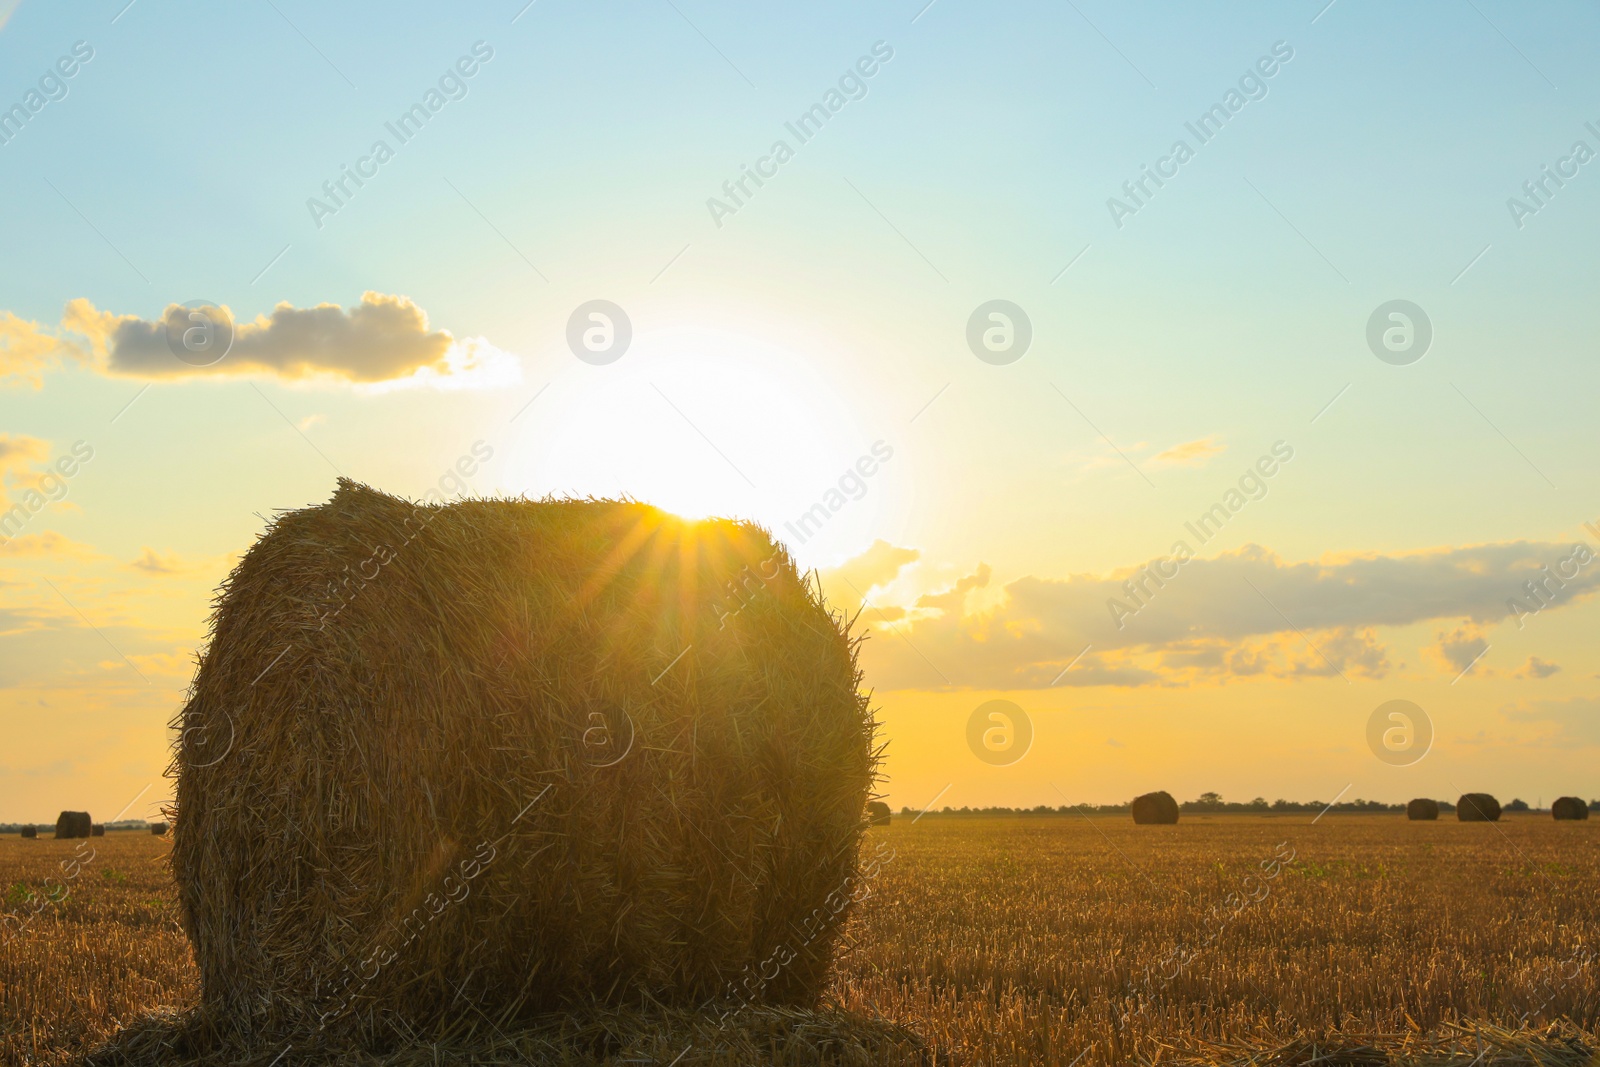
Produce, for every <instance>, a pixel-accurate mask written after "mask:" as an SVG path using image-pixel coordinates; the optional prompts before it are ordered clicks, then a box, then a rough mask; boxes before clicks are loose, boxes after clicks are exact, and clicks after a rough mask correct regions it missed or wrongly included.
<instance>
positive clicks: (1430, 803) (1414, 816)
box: [1406, 797, 1439, 822]
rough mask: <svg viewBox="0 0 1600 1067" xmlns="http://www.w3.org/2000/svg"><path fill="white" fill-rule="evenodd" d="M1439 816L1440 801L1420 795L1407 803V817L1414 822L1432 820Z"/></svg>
mask: <svg viewBox="0 0 1600 1067" xmlns="http://www.w3.org/2000/svg"><path fill="white" fill-rule="evenodd" d="M1438 817H1439V802H1438V801H1437V800H1429V799H1428V798H1427V797H1418V798H1417V799H1415V800H1413V801H1411V802H1410V803H1408V804H1407V805H1406V818H1408V819H1410V820H1411V821H1412V822H1431V821H1433V820H1434V819H1437V818H1438Z"/></svg>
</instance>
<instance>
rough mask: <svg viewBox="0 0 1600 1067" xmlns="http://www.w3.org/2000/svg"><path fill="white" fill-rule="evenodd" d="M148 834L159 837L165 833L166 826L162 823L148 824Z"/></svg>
mask: <svg viewBox="0 0 1600 1067" xmlns="http://www.w3.org/2000/svg"><path fill="white" fill-rule="evenodd" d="M150 832H151V833H152V834H154V835H155V836H157V837H161V836H162V835H163V834H165V833H166V832H167V824H166V823H164V822H153V823H151V824H150Z"/></svg>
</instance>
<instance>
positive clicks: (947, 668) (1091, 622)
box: [0, 0, 1600, 821]
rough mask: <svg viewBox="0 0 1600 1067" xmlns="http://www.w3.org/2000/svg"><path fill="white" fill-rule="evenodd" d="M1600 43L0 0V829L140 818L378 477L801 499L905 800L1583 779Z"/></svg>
mask: <svg viewBox="0 0 1600 1067" xmlns="http://www.w3.org/2000/svg"><path fill="white" fill-rule="evenodd" d="M1597 36H1600V11H1596V9H1595V8H1594V7H1593V6H1592V5H1583V4H1577V3H1551V4H1539V5H1514V4H1511V3H1509V2H1506V0H1467V2H1463V3H1442V2H1441V3H1418V4H1408V5H1403V6H1397V5H1382V4H1376V3H1371V2H1360V0H1334V2H1333V3H1328V2H1327V0H1314V2H1311V3H1298V2H1294V3H1279V4H1251V3H1239V4H1229V5H1212V6H1208V7H1200V6H1196V5H1179V4H1165V5H1162V4H1112V3H1106V2H1090V0H1075V2H1072V3H1067V4H1059V5H1057V4H1048V5H1047V4H1038V3H1015V4H1000V5H978V4H972V3H967V2H963V0H934V2H932V3H927V2H926V0H910V2H898V0H897V2H895V3H886V2H879V0H874V2H872V3H868V4H836V3H828V2H821V3H815V4H807V5H797V6H794V7H792V8H788V9H783V10H777V9H768V8H766V7H765V6H762V7H758V8H752V7H750V6H742V5H728V4H717V3H710V2H707V0H639V2H637V3H626V4H582V5H580V4H575V3H566V2H562V0H535V2H533V3H527V2H526V0H509V2H504V3H500V2H496V3H475V2H470V3H462V4H455V5H448V6H442V5H410V6H407V7H404V8H394V7H387V6H386V7H383V8H378V7H374V6H370V5H338V6H333V5H318V4H311V3H305V2H303V0H262V2H260V3H248V4H244V5H241V6H237V7H230V8H226V9H218V8H215V7H214V6H209V5H201V4H198V3H157V2H154V0H142V2H141V0H135V2H133V3H127V0H113V2H111V3H99V2H92V3H85V4H76V5H49V4H45V3H42V2H39V0H20V2H19V0H9V2H5V3H0V203H3V205H4V208H3V226H4V247H5V253H6V254H5V255H4V256H0V413H3V416H4V417H3V419H0V489H3V492H4V501H3V503H0V536H3V540H0V590H3V600H0V731H3V734H4V736H5V737H6V738H7V742H8V743H7V744H5V745H4V746H0V821H7V820H16V821H20V820H45V819H49V818H53V817H54V814H55V812H56V811H58V810H60V809H63V808H69V807H71V808H88V809H90V810H91V811H93V812H94V813H95V814H96V817H97V818H101V817H102V816H103V817H105V818H110V817H112V813H114V812H116V811H117V809H118V808H119V807H121V808H124V813H125V817H145V816H153V815H155V814H156V812H157V811H158V810H159V806H160V804H161V803H162V802H163V801H164V800H166V799H167V798H168V797H169V796H170V792H171V788H170V787H171V783H170V782H169V781H168V780H167V779H165V778H163V777H162V771H163V769H164V768H165V766H166V764H167V761H168V759H169V754H170V749H171V744H172V738H173V735H172V733H171V731H170V730H169V728H168V723H169V721H170V720H171V719H172V717H173V716H174V714H176V712H177V711H178V710H179V709H180V708H181V706H182V703H183V699H184V692H185V689H186V687H187V685H188V683H189V680H190V678H191V676H192V673H193V669H194V663H195V656H196V654H197V652H198V651H199V650H201V649H202V647H203V644H204V640H205V635H206V620H207V617H208V614H209V612H210V610H211V606H212V598H213V595H214V593H215V590H216V589H217V587H218V585H219V583H220V582H221V581H222V580H223V578H224V577H225V576H226V575H227V573H228V572H229V570H230V569H231V568H232V567H233V566H234V564H235V563H236V562H237V560H238V558H239V557H240V555H241V554H242V553H243V552H244V551H245V550H246V549H248V547H249V546H250V544H251V543H252V542H253V541H254V539H255V538H256V537H257V536H258V535H259V534H260V533H261V532H262V530H263V529H264V528H265V525H266V522H267V518H268V517H270V516H271V515H272V514H273V513H275V512H277V511H280V510H284V509H293V508H299V507H305V506H310V505H314V504H317V503H320V502H322V501H325V500H326V499H327V498H328V497H329V496H330V495H331V493H332V491H333V489H334V483H335V479H336V478H337V477H339V476H340V475H344V476H348V477H351V478H355V479H357V480H359V481H363V482H366V483H368V484H371V485H373V486H375V487H377V488H380V489H384V490H386V491H389V492H393V493H398V494H402V495H406V496H409V497H421V496H423V495H424V494H425V493H428V492H429V491H431V490H435V489H437V490H439V491H440V492H441V493H444V494H445V495H455V494H461V493H468V494H473V495H497V494H507V495H518V494H527V495H529V496H534V497H538V496H544V495H547V494H556V495H568V494H575V495H590V494H593V495H599V496H616V495H620V494H628V495H631V496H633V497H635V498H637V499H641V500H645V501H649V502H652V503H656V504H659V505H660V506H662V507H664V508H666V509H668V510H671V511H674V512H676V513H679V514H683V515H686V516H691V517H693V516H703V515H727V516H736V517H740V518H748V519H752V520H754V521H757V522H759V523H761V524H762V525H764V526H766V527H767V528H768V529H769V530H771V531H772V533H773V534H774V536H776V537H778V538H779V539H781V540H783V541H784V542H785V544H787V545H788V547H789V548H790V550H791V551H792V553H793V554H794V556H795V558H796V559H797V561H798V562H799V563H800V565H801V566H802V567H805V568H808V569H815V570H816V571H817V572H818V575H819V579H820V581H821V582H822V585H823V588H824V589H825V590H826V592H827V594H828V596H829V598H830V602H831V603H833V604H834V605H835V606H837V607H838V608H839V609H840V610H843V611H846V612H849V613H855V612H858V611H859V612H860V622H859V625H861V626H863V627H864V628H866V630H867V631H868V634H869V636H868V640H867V641H866V644H865V648H864V651H863V657H862V663H863V669H864V671H865V678H866V683H867V684H868V685H869V686H871V688H872V690H873V694H874V695H873V701H874V704H875V706H876V707H877V708H878V709H879V716H880V719H881V723H882V736H883V738H884V739H885V740H886V741H887V742H888V756H887V761H886V763H885V765H884V772H885V779H884V782H883V784H882V786H881V789H882V791H883V792H884V793H885V795H886V797H887V799H888V800H889V801H890V803H891V804H892V805H893V806H894V807H896V808H900V807H902V806H910V807H913V808H919V809H920V808H922V807H924V806H926V805H929V804H936V805H937V806H940V807H943V806H946V805H949V806H955V807H960V806H963V805H970V806H979V805H991V804H1005V805H1028V806H1032V805H1036V804H1051V805H1060V804H1064V803H1068V802H1071V803H1077V802H1096V803H1105V802H1113V801H1120V800H1126V799H1127V798H1129V797H1131V796H1132V795H1134V794H1136V793H1140V792H1144V791H1147V790H1154V789H1166V790H1169V791H1170V792H1172V793H1173V794H1174V795H1176V796H1178V797H1179V798H1180V799H1188V798H1191V797H1194V796H1197V795H1198V794H1199V793H1200V792H1202V791H1207V790H1210V791H1216V792H1220V793H1221V794H1222V795H1223V796H1224V797H1225V798H1227V799H1238V800H1248V799H1250V798H1252V797H1255V796H1265V797H1267V798H1269V799H1270V798H1275V797H1279V796H1282V797H1287V798H1290V799H1296V800H1311V799H1320V800H1324V801H1327V800H1332V799H1333V798H1334V797H1335V796H1344V797H1346V798H1351V797H1358V796H1360V797H1367V798H1373V799H1382V800H1387V801H1403V800H1405V799H1407V798H1409V797H1412V796H1434V797H1441V798H1453V797H1455V796H1456V795H1458V794H1459V793H1461V792H1465V791H1469V790H1474V791H1479V790H1481V791H1487V792H1492V793H1495V794H1496V795H1498V796H1500V797H1501V799H1502V800H1506V799H1509V798H1511V797H1514V796H1516V797H1522V798H1524V799H1526V800H1528V801H1529V802H1530V803H1532V802H1537V801H1539V800H1541V799H1542V800H1543V801H1544V803H1546V804H1548V802H1549V801H1550V800H1551V799H1553V798H1554V797H1555V796H1557V795H1561V794H1577V795H1581V796H1584V797H1589V796H1600V782H1597V781H1595V776H1594V772H1593V770H1592V768H1593V766H1594V765H1595V762H1596V761H1595V755H1596V753H1595V746H1597V745H1600V657H1597V655H1596V652H1595V646H1594V641H1593V635H1594V633H1595V632H1596V631H1595V624H1596V621H1597V608H1596V603H1595V597H1594V596H1593V593H1594V590H1595V588H1596V584H1597V582H1600V561H1597V559H1596V556H1600V474H1597V472H1596V468H1595V464H1594V462H1593V457H1592V455H1591V453H1592V449H1590V448H1588V447H1585V442H1586V440H1587V439H1588V437H1589V436H1591V435H1592V426H1593V420H1592V407H1593V399H1592V398H1593V397H1594V396H1595V395H1596V393H1597V391H1600V390H1597V386H1600V367H1597V362H1596V360H1595V359H1594V344H1595V343H1594V337H1595V327H1596V321H1595V320H1596V317H1597V315H1600V311H1597V309H1596V304H1595V302H1594V300H1593V297H1592V293H1593V287H1594V283H1595V273H1594V256H1593V251H1592V241H1593V235H1594V233H1595V232H1596V225H1597V223H1600V199H1597V196H1600V160H1597V159H1596V156H1597V155H1600V72H1597V71H1596V69H1595V67H1594V65H1593V64H1592V62H1589V59H1590V57H1591V56H1592V54H1593V52H1594V47H1595V44H1596V39H1597ZM752 174H754V175H755V176H754V177H752V176H751V175H752ZM184 339H187V342H188V343H187V347H185V343H184ZM484 453H488V454H489V458H488V459H486V460H484V461H483V462H481V463H479V462H476V461H474V462H471V463H468V464H466V466H468V467H471V468H472V470H473V473H472V475H471V476H470V477H466V476H463V475H462V474H460V473H459V471H460V470H461V469H463V468H461V467H458V462H459V461H460V460H461V459H462V458H463V457H469V456H480V457H481V456H482V455H483V454H484ZM69 472H70V473H69ZM1585 524H1590V525H1588V526H1586V525H1585ZM1530 583H1533V584H1530ZM994 701H1004V702H1006V703H1004V704H994V703H992V702H994ZM1393 701H1405V702H1408V703H1406V704H1403V705H1396V704H1392V703H1391V702H1393ZM996 716H998V717H996ZM1396 716H1399V717H1396Z"/></svg>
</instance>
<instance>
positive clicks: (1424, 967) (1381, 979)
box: [0, 815, 1600, 1067]
mask: <svg viewBox="0 0 1600 1067" xmlns="http://www.w3.org/2000/svg"><path fill="white" fill-rule="evenodd" d="M871 834H872V836H871V838H870V843H869V847H872V848H875V847H877V845H878V844H879V843H880V842H881V843H883V844H884V845H886V846H887V848H886V850H885V851H884V852H882V853H881V854H880V855H883V856H891V857H892V858H891V859H889V860H888V861H887V862H883V863H881V864H880V866H879V869H878V873H877V875H876V877H875V878H873V879H872V880H871V882H870V883H869V888H870V890H871V893H870V895H869V896H868V897H866V898H865V900H864V901H863V903H862V904H861V906H860V909H859V911H858V914H857V915H856V917H855V918H854V920H853V921H852V923H851V925H850V928H849V930H848V940H849V942H850V945H849V947H848V948H847V952H846V956H845V958H844V959H843V961H842V963H841V966H840V969H839V974H838V976H837V978H836V980H835V984H834V990H833V997H834V999H835V1000H836V1001H837V1002H838V1004H839V1005H840V1006H841V1007H843V1008H845V1009H846V1010H848V1011H850V1012H855V1013H858V1014H861V1015H867V1016H873V1017H877V1018H881V1019H884V1020H888V1021H890V1022H893V1023H896V1024H899V1025H901V1026H904V1027H906V1028H908V1029H910V1030H912V1031H914V1032H916V1033H917V1034H919V1035H921V1037H922V1038H923V1039H924V1040H925V1041H927V1042H928V1043H929V1044H930V1045H932V1046H933V1047H934V1048H936V1049H938V1050H939V1051H940V1052H941V1053H944V1054H947V1055H948V1059H943V1057H941V1059H943V1062H953V1063H957V1064H986V1065H987V1064H1003V1065H1012V1064H1016V1065H1021V1064H1041V1065H1058V1067H1068V1065H1070V1064H1073V1063H1078V1064H1079V1065H1080V1067H1096V1065H1105V1064H1124V1063H1131V1062H1153V1061H1159V1062H1178V1061H1182V1060H1185V1059H1193V1060H1206V1059H1210V1058H1219V1057H1220V1058H1227V1057H1223V1047H1225V1046H1226V1047H1228V1048H1232V1049H1235V1050H1237V1049H1241V1048H1244V1047H1247V1046H1248V1047H1250V1048H1259V1049H1271V1048H1278V1047H1280V1046H1283V1045H1285V1044H1286V1043H1288V1042H1290V1041H1291V1040H1292V1039H1295V1038H1297V1037H1311V1038H1314V1039H1319V1040H1320V1039H1324V1038H1335V1039H1336V1040H1337V1039H1338V1036H1337V1035H1344V1037H1343V1040H1344V1041H1345V1042H1347V1043H1361V1042H1371V1043H1374V1044H1378V1045H1382V1046H1384V1047H1390V1046H1398V1045H1399V1044H1401V1043H1402V1042H1405V1041H1407V1040H1409V1041H1412V1042H1425V1041H1426V1040H1427V1039H1428V1038H1429V1037H1430V1035H1442V1034H1447V1033H1450V1032H1452V1028H1453V1027H1457V1026H1461V1025H1467V1026H1483V1025H1489V1026H1496V1027H1501V1028H1505V1029H1508V1030H1516V1029H1519V1028H1540V1027H1543V1026H1545V1025H1546V1024H1548V1023H1551V1022H1556V1021H1562V1022H1564V1023H1571V1024H1575V1025H1576V1027H1578V1028H1581V1029H1583V1030H1586V1031H1589V1032H1593V1031H1594V1029H1595V1028H1596V1022H1597V1021H1600V981H1597V977H1596V976H1597V970H1596V961H1595V960H1594V959H1593V958H1592V956H1591V953H1593V952H1594V951H1595V946H1596V944H1597V942H1600V895H1597V894H1596V892H1595V890H1596V886H1597V875H1600V820H1594V821H1591V822H1587V823H1556V822H1554V821H1553V820H1551V819H1550V818H1549V817H1548V816H1543V817H1535V816H1507V817H1506V818H1505V819H1504V820H1503V821H1502V822H1500V823H1498V824H1462V823H1457V822H1455V821H1453V820H1441V821H1439V822H1437V823H1408V822H1407V821H1406V820H1405V819H1404V818H1403V817H1400V816H1394V815H1377V816H1366V815H1329V816H1327V817H1325V818H1323V819H1321V820H1320V821H1319V822H1316V823H1315V824H1313V823H1312V821H1311V817H1310V816H1304V815H1285V816H1277V817H1274V816H1226V815H1219V816H1212V817H1206V816H1188V817H1185V819H1184V821H1183V822H1182V823H1181V824H1180V825H1178V826H1168V827H1135V826H1134V825H1132V823H1131V822H1130V821H1128V820H1127V819H1126V818H1112V817H1097V818H1094V819H1092V820H1091V819H1088V818H1074V817H1071V816H1066V817H1061V816H1056V817H1047V818H1013V819H999V818H994V819H976V818H973V819H966V818H953V817H932V816H931V817H928V818H924V819H922V820H921V821H920V822H917V823H915V824H913V823H912V822H911V820H909V819H905V818H902V817H898V816H897V817H896V819H895V821H894V824H893V825H891V826H889V827H887V828H879V829H874V830H873V831H872V832H871ZM169 842H170V839H167V838H158V837H152V836H150V835H148V834H141V833H126V834H112V835H110V836H108V837H105V838H96V839H91V841H90V842H88V843H84V842H69V841H60V842H57V841H51V840H39V841H22V840H20V839H18V838H17V837H15V836H7V837H5V838H0V890H3V891H4V893H5V900H4V903H3V905H0V910H3V912H4V913H5V914H7V915H9V916H11V917H12V921H11V923H10V927H11V928H10V929H8V930H5V931H0V938H4V941H3V943H0V1063H5V1064H52V1065H54V1064H64V1063H68V1062H71V1060H72V1059H73V1058H74V1057H75V1056H76V1055H78V1054H80V1053H82V1052H83V1051H85V1050H86V1049H87V1048H89V1047H91V1046H92V1045H93V1044H94V1043H95V1042H97V1041H99V1040H101V1039H104V1038H106V1037H108V1036H109V1035H110V1034H111V1033H113V1032H114V1031H116V1030H117V1029H118V1027H119V1026H121V1025H122V1024H123V1023H126V1022H129V1021H131V1020H133V1019H134V1018H136V1017H138V1016H139V1015H141V1014H143V1013H145V1012H148V1011H150V1010H152V1009H154V1008H157V1007H159V1006H167V1007H177V1008H181V1007H184V1006H187V1005H189V1004H191V1003H193V1001H194V999H195V997H196V995H197V983H196V975H195V970H194V966H193V963H192V961H191V958H190V954H189V950H188V946H187V943H186V941H185V940H184V938H183V935H182V933H181V932H180V930H179V928H178V926H177V923H176V903H175V891H174V888H173V886H172V883H171V879H170V876H169V875H168V873H167V871H166V868H165V866H164V860H165V855H166V852H167V850H168V848H169V847H170V843H169ZM91 847H92V848H93V849H94V854H93V859H92V860H88V861H87V862H85V861H83V860H82V859H80V860H79V867H78V873H77V876H76V877H75V878H72V879H70V881H67V879H66V875H64V874H63V872H62V870H61V868H60V866H59V865H60V864H61V863H62V862H63V861H66V862H68V869H69V870H70V869H71V861H72V859H73V857H74V855H75V851H76V854H77V855H78V856H80V857H86V856H87V855H88V848H91ZM51 876H53V877H55V878H56V879H58V880H61V881H66V884H67V888H69V889H70V890H71V892H70V895H68V896H67V897H66V898H65V899H64V900H62V901H60V902H59V903H54V902H46V903H45V904H44V905H43V906H42V907H40V905H39V902H40V900H41V897H40V894H43V893H46V892H48V891H50V890H48V889H47V888H46V885H45V879H46V878H47V877H51ZM55 892H57V894H58V895H59V890H55ZM30 897H31V899H30ZM36 908H39V910H38V912H37V915H36V916H35V917H34V918H33V919H32V920H31V922H29V923H28V925H27V926H26V927H25V928H23V929H21V930H20V931H18V930H16V929H15V927H16V924H17V923H20V922H22V921H23V920H25V919H27V918H28V916H29V915H32V914H33V913H34V912H35V909H36ZM1408 1035H1409V1037H1408ZM1469 1059H1470V1057H1469ZM1583 1059H1587V1053H1585V1054H1584V1055H1583V1057H1582V1058H1580V1059H1578V1060H1577V1061H1576V1062H1582V1061H1583ZM264 1062H265V1061H263V1063H264ZM619 1062H620V1061H619ZM634 1062H649V1061H634ZM664 1062H665V1061H663V1063H664ZM683 1062H684V1064H688V1063H691V1062H696V1061H695V1059H694V1057H689V1058H687V1059H685V1060H684V1061H683ZM1301 1062H1306V1061H1304V1060H1302V1061H1301ZM1345 1062H1349V1061H1345ZM1372 1062H1382V1061H1381V1060H1377V1061H1372ZM1461 1062H1463V1063H1465V1062H1467V1060H1462V1061H1461Z"/></svg>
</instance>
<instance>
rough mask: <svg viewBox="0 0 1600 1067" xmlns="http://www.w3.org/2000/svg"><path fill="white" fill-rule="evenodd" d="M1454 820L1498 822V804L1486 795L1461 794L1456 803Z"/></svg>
mask: <svg viewBox="0 0 1600 1067" xmlns="http://www.w3.org/2000/svg"><path fill="white" fill-rule="evenodd" d="M1456 818H1457V819H1459V820H1460V821H1461V822H1499V821H1500V802H1499V801H1498V800H1496V799H1495V798H1494V797H1492V796H1490V795H1489V794H1488V793H1462V794H1461V799H1459V800H1457V801H1456Z"/></svg>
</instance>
